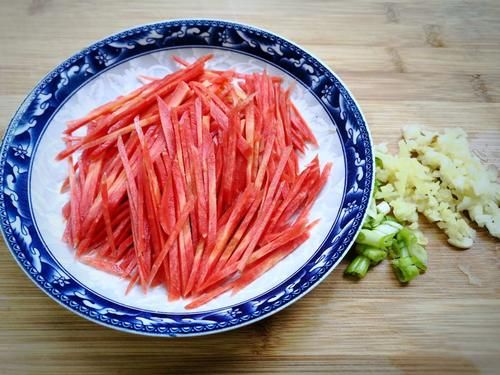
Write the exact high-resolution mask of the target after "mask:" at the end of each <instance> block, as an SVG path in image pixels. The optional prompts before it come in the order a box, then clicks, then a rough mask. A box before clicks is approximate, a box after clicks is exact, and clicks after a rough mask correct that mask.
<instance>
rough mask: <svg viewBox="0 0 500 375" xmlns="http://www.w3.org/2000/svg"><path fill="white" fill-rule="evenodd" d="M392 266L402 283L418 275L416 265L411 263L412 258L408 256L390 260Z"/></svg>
mask: <svg viewBox="0 0 500 375" xmlns="http://www.w3.org/2000/svg"><path fill="white" fill-rule="evenodd" d="M392 268H393V270H394V273H395V274H396V276H397V278H398V279H399V281H401V282H402V283H407V282H410V281H411V280H413V279H414V278H415V277H417V276H418V275H420V271H419V269H418V267H417V266H415V265H414V264H413V260H412V259H411V258H410V257H406V258H398V259H394V260H393V261H392Z"/></svg>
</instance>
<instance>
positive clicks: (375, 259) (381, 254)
mask: <svg viewBox="0 0 500 375" xmlns="http://www.w3.org/2000/svg"><path fill="white" fill-rule="evenodd" d="M356 252H357V253H358V254H359V255H363V256H365V257H367V258H368V259H370V263H371V265H372V266H374V265H376V264H378V263H380V262H381V261H383V260H384V259H385V258H387V252H386V251H385V250H383V249H377V248H375V247H370V246H366V245H362V244H356Z"/></svg>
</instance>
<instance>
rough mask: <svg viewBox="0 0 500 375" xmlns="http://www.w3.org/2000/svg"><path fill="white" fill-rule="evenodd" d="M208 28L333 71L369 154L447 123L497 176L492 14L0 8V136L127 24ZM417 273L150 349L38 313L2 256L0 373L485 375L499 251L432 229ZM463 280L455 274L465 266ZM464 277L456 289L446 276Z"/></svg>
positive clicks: (364, 2)
mask: <svg viewBox="0 0 500 375" xmlns="http://www.w3.org/2000/svg"><path fill="white" fill-rule="evenodd" d="M181 17H212V18H224V19H231V20H235V21H242V22H246V23H250V24H254V25H256V26H260V27H264V28H266V29H269V30H271V31H273V32H276V33H278V34H281V35H283V36H284V37H286V38H288V39H291V40H293V41H295V42H296V43H299V44H300V45H302V46H303V47H305V48H306V49H308V50H310V51H311V52H313V53H314V54H316V55H317V56H318V57H320V58H321V59H322V60H323V61H324V62H325V63H326V64H328V65H329V66H330V67H332V68H333V69H334V70H335V71H336V72H337V73H339V75H340V76H341V77H342V79H343V80H344V81H345V82H346V83H347V85H348V86H349V88H350V89H351V91H352V92H353V94H354V96H355V97H356V98H357V99H358V101H359V103H360V105H361V107H362V109H363V111H364V113H365V115H366V118H367V120H368V123H369V125H370V128H371V130H372V133H373V137H374V140H375V142H388V143H390V144H395V143H396V141H397V139H398V138H399V134H400V128H401V126H403V125H405V124H407V123H420V124H423V125H426V126H428V127H432V128H436V129H439V128H444V127H447V126H448V127H450V126H460V127H463V128H464V129H466V130H467V131H468V133H469V135H470V141H471V143H472V146H473V148H474V150H477V151H479V152H480V153H481V155H483V157H484V158H486V160H487V162H488V163H489V164H493V165H496V166H497V167H498V166H500V1H498V0H487V1H453V0H433V1H422V0H415V1H413V0H407V1H391V2H385V1H378V0H375V1H371V0H359V1H345V2H333V1H271V0H264V1H262V0H243V1H230V0H220V1H201V0H200V1H192V0H182V1H175V2H174V1H123V0H121V1H119V0H115V1H97V0H96V1H62V0H61V1H50V0H33V1H21V0H18V1H8V0H0V127H1V129H2V132H3V131H4V130H5V127H6V126H7V124H8V122H9V120H10V117H11V116H12V115H13V113H14V111H15V110H16V108H17V106H18V105H19V104H20V103H21V101H22V100H23V98H24V96H25V95H26V94H27V93H28V92H29V90H31V88H32V87H33V86H34V85H35V84H36V83H37V82H38V80H39V79H40V78H42V77H43V76H44V75H45V74H46V73H47V72H48V71H49V70H50V69H52V68H53V67H54V66H55V65H56V64H58V63H59V62H61V61H62V60H63V59H65V58H67V57H68V56H70V55H71V54H73V53H74V52H76V51H78V50H79V49H81V48H83V47H85V46H87V45H88V44H89V43H91V42H93V41H95V40H97V39H100V38H103V37H105V36H107V35H109V34H111V33H114V32H117V31H119V30H121V29H124V28H128V27H131V26H134V25H137V24H142V23H148V22H154V21H158V20H163V19H169V18H181ZM425 228H426V233H427V234H428V236H429V238H430V244H429V246H428V250H429V255H430V267H429V271H428V272H427V273H426V274H425V275H424V276H422V277H420V278H418V279H417V280H416V281H415V282H414V283H412V284H411V285H409V286H407V287H401V286H400V285H399V284H398V282H397V280H396V279H395V278H394V276H393V274H392V271H391V270H390V268H389V267H388V265H387V264H383V265H381V266H379V267H377V268H376V269H375V270H373V271H372V272H371V273H369V275H368V276H367V277H366V279H365V280H363V281H361V282H353V281H350V280H347V279H344V278H343V277H342V271H343V269H344V268H345V266H346V265H345V263H343V264H341V265H340V266H339V268H338V269H337V270H335V271H334V272H333V273H332V274H331V275H330V276H329V277H328V278H327V279H326V280H325V281H324V282H323V283H322V284H321V285H320V286H318V287H317V288H316V289H315V290H313V291H312V292H311V293H310V294H308V295H307V296H306V297H304V298H303V299H301V300H300V301H298V302H297V303H295V304H294V305H293V306H291V307H289V308H287V309H286V310H284V311H282V312H280V313H279V314H276V315H274V316H272V317H270V318H268V319H265V320H264V321H261V322H259V323H256V324H253V325H251V326H248V327H245V328H242V329H238V330H236V331H231V332H227V333H223V334H218V335H214V336H206V337H201V338H191V339H178V340H177V339H176V340H168V339H159V338H148V337H139V336H133V335H128V334H124V333H121V332H116V331H113V330H110V329H107V328H103V327H100V326H97V325H95V324H93V323H91V322H88V321H86V320H84V319H82V318H80V317H78V316H76V315H74V314H72V313H71V312H69V311H67V310H65V309H63V308H62V307H60V306H59V305H58V304H56V303H55V302H53V301H52V300H50V299H49V298H48V297H46V295H45V294H44V293H42V292H41V291H40V290H38V289H37V287H35V286H34V285H33V284H32V282H31V281H29V280H28V279H27V278H26V276H25V275H24V273H23V272H22V271H21V270H20V269H19V267H18V266H17V265H16V263H15V262H14V260H13V259H12V257H11V255H10V254H9V252H8V251H7V249H6V248H5V245H4V244H3V243H2V244H1V245H0V247H1V249H0V374H69V373H82V374H83V373H84V374H89V375H90V374H129V373H130V374H138V373H141V372H144V373H164V374H177V373H179V374H194V373H213V374H235V373H240V374H247V373H248V374H254V373H261V374H264V373H278V372H281V373H300V374H306V373H335V372H340V373H348V372H349V373H350V372H352V373H363V374H364V373H372V372H375V373H424V372H428V373H464V374H465V373H467V374H469V373H480V372H481V373H492V374H493V373H499V372H500V299H499V297H500V290H499V287H500V274H499V255H500V247H499V242H498V240H494V239H492V238H491V237H488V236H487V235H486V234H485V232H484V231H481V230H480V231H479V232H478V237H477V241H476V243H475V245H474V247H473V248H472V249H470V250H467V251H457V250H455V249H452V248H450V247H449V246H448V245H447V244H446V241H445V238H444V236H443V235H442V234H440V233H439V232H438V231H437V230H436V229H435V228H434V227H433V226H429V225H425ZM464 267H465V268H464ZM460 268H462V269H463V270H465V271H466V272H468V273H469V274H470V276H471V277H470V279H469V277H468V276H467V275H466V274H465V273H464V272H463V271H462V270H461V269H460Z"/></svg>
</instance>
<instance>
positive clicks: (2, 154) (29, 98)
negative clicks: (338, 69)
mask: <svg viewBox="0 0 500 375" xmlns="http://www.w3.org/2000/svg"><path fill="white" fill-rule="evenodd" d="M210 22H213V23H217V24H219V26H221V27H228V26H229V27H235V28H238V27H241V28H244V29H247V30H252V31H254V32H261V33H264V34H267V36H270V37H271V38H272V37H274V38H276V39H278V40H282V41H285V42H286V43H288V44H289V45H290V46H292V47H294V48H295V49H296V50H297V51H299V52H300V53H304V54H306V55H309V56H310V57H311V58H312V59H314V60H316V61H317V62H318V63H319V64H320V65H321V67H322V68H323V69H325V70H326V71H327V72H328V73H330V74H331V75H332V76H333V77H334V78H335V79H336V80H337V81H338V82H339V84H340V86H341V87H342V89H343V90H345V92H346V93H347V95H348V97H349V98H350V99H351V100H352V102H353V105H354V107H355V109H356V110H357V111H358V113H359V115H360V117H361V121H362V123H363V124H364V130H365V131H366V135H367V138H368V143H369V150H367V151H369V152H368V154H370V156H371V163H370V164H371V171H372V173H371V176H370V180H369V181H368V183H369V192H370V195H371V192H372V191H373V186H374V181H375V176H374V173H373V172H374V168H375V160H374V155H373V141H372V136H371V132H370V129H369V127H368V123H367V121H366V118H365V116H364V114H363V112H362V110H361V107H360V106H359V104H358V102H357V101H356V99H355V97H354V96H353V94H352V93H351V91H350V90H349V88H348V87H347V86H346V84H345V83H344V81H343V80H342V79H341V78H340V77H339V76H338V75H337V74H336V73H335V72H334V71H333V70H332V69H331V68H330V67H329V66H328V65H327V64H325V63H324V62H323V61H322V60H321V59H320V58H318V57H317V56H316V55H314V54H313V53H311V52H310V51H308V50H307V49H305V48H303V47H301V46H300V45H298V44H296V43H294V42H292V41H290V40H288V39H287V38H285V37H283V36H281V35H278V34H276V33H274V32H271V31H269V30H266V29H265V28H262V27H257V26H253V25H249V24H246V23H242V22H235V21H231V20H225V19H219V18H177V19H168V20H161V21H157V22H151V23H146V24H142V25H135V26H132V27H130V28H126V29H122V30H121V31H118V32H115V33H113V34H110V35H108V36H106V37H103V38H101V39H99V40H97V41H95V42H93V43H90V44H88V46H87V47H85V48H83V49H81V50H80V51H78V52H76V53H74V54H72V55H71V56H69V57H68V58H67V59H65V60H63V61H62V62H61V63H60V64H58V65H57V66H56V67H55V68H53V69H52V70H50V71H49V72H48V73H47V74H46V75H45V76H44V77H43V78H42V79H41V80H40V81H38V83H37V84H36V85H35V86H34V87H33V89H32V90H31V91H30V92H29V93H28V94H27V95H26V97H25V98H24V99H23V101H22V102H21V104H20V105H19V107H18V108H17V110H16V111H15V112H14V114H13V116H12V118H11V120H10V121H9V124H8V126H7V128H6V130H5V133H4V136H3V139H2V144H1V147H0V159H1V161H0V163H1V165H0V172H2V173H1V174H0V181H1V186H2V188H4V185H5V183H4V178H3V177H4V173H5V170H4V169H5V168H4V167H5V163H6V159H7V155H6V149H7V148H8V146H9V145H10V142H9V143H7V140H8V136H9V135H11V134H10V133H11V132H12V131H13V129H15V127H16V126H17V125H18V123H19V120H20V119H21V117H22V115H23V114H24V113H25V112H26V110H27V107H28V106H29V105H30V104H31V103H32V102H33V100H34V99H35V98H36V92H37V90H39V89H40V87H41V86H42V84H43V83H44V82H45V81H47V80H48V79H49V78H50V77H51V76H52V78H54V74H57V72H58V71H60V70H61V69H62V68H63V67H64V66H65V65H66V64H68V63H70V61H71V60H76V59H77V57H78V56H79V55H81V54H82V53H84V51H87V50H90V49H91V48H93V47H96V46H97V45H98V44H101V43H106V42H107V41H109V40H110V39H111V38H113V37H118V36H119V35H123V34H125V33H130V34H129V35H132V33H133V32H137V31H139V30H140V29H145V28H153V27H156V28H160V27H162V28H167V27H169V26H170V27H171V26H173V25H175V24H176V23H180V24H184V23H186V24H188V23H210ZM178 47H179V48H182V47H183V45H179V46H178ZM208 47H211V46H210V45H208ZM212 47H214V48H217V46H212ZM154 51H155V50H151V53H152V52H154ZM236 52H238V51H236ZM121 62H122V60H118V61H117V62H116V64H115V63H113V64H111V65H110V66H109V68H112V67H114V66H117V65H119V64H120V63H121ZM267 62H269V61H267ZM68 66H69V65H68ZM101 73H102V72H101V71H99V72H98V73H97V74H96V75H95V76H94V77H92V78H96V77H97V76H99V75H100V74H101ZM289 74H290V75H292V76H294V75H293V74H292V73H289ZM294 78H296V79H298V78H297V77H295V76H294ZM87 82H88V80H85V81H84V82H82V84H86V83H87ZM80 87H81V86H80ZM308 90H309V91H312V90H311V89H310V88H308ZM59 108H60V106H58V107H57V109H59ZM327 112H328V113H329V115H330V112H329V111H327ZM18 117H19V119H18ZM16 120H17V121H16ZM45 126H46V123H45V124H44V127H45ZM341 140H342V138H341ZM343 146H344V145H343ZM344 158H346V155H345V153H344ZM365 161H366V160H365ZM31 165H32V161H31V162H30V168H29V169H28V171H29V170H30V169H31ZM346 174H347V170H346ZM346 184H347V182H346ZM1 194H2V202H1V204H2V208H3V209H4V207H3V206H4V202H3V200H4V192H3V191H2V193H1ZM344 198H345V192H344V196H343V198H342V200H344ZM368 203H369V202H368V201H367V202H366V204H365V208H364V209H362V210H364V212H363V214H362V217H361V219H360V220H359V221H358V222H359V225H357V228H356V229H355V233H354V234H353V235H352V238H351V240H350V241H349V244H348V245H347V246H345V249H344V250H343V251H342V253H341V254H340V256H339V257H338V258H337V259H336V260H335V262H334V263H333V264H332V265H330V266H329V267H328V269H327V270H326V271H325V272H324V273H323V274H322V275H321V276H320V277H319V278H318V279H316V280H315V281H314V282H312V283H311V285H310V286H308V287H307V288H306V289H305V290H304V291H302V292H300V293H299V294H298V295H297V296H296V297H294V298H292V299H290V300H288V301H285V302H284V303H282V304H281V305H280V306H278V307H276V308H273V309H271V310H270V311H267V312H264V313H262V314H261V315H260V316H257V317H254V318H251V319H248V321H243V322H239V323H238V324H235V325H229V326H227V327H225V328H215V329H213V330H202V331H200V332H195V331H192V332H182V331H181V330H179V331H177V332H176V333H171V332H168V331H165V332H162V333H158V332H148V331H143V330H136V329H133V327H132V329H130V328H125V327H121V326H117V325H113V324H110V323H107V322H103V321H100V320H99V319H98V318H93V317H91V316H90V315H86V314H84V313H82V312H80V311H78V309H76V308H72V307H71V306H69V305H67V304H64V303H63V302H62V301H61V300H60V299H59V298H57V297H56V296H54V295H53V294H51V293H50V292H49V290H48V289H47V288H45V287H43V286H42V285H41V284H40V283H39V282H37V281H36V280H35V278H34V276H33V275H31V274H30V273H29V272H28V269H27V268H26V267H25V266H23V264H21V260H20V259H19V258H18V257H17V256H16V254H15V252H14V250H13V249H12V246H11V243H10V241H8V239H7V233H6V231H5V227H4V223H2V230H1V232H2V237H3V239H4V242H5V244H6V247H7V248H8V249H9V252H10V253H11V255H12V256H13V258H14V259H15V260H16V262H17V263H18V265H19V267H20V268H21V269H22V270H23V271H24V272H25V274H26V275H27V276H28V278H29V279H30V280H31V281H32V282H33V283H34V284H35V285H36V286H37V287H38V288H39V289H41V290H42V291H43V292H44V293H45V294H47V295H48V296H49V297H50V298H51V299H53V300H55V301H56V302H57V303H58V304H60V305H62V306H64V307H65V309H68V310H70V311H71V312H73V313H76V314H77V315H80V316H81V317H83V318H85V319H87V320H90V321H92V322H94V323H97V324H99V325H102V326H104V327H108V328H113V329H115V330H119V331H122V332H127V333H134V334H140V335H146V336H155V337H158V336H160V337H189V336H201V335H208V334H214V333H220V332H225V331H228V330H232V329H236V328H239V327H243V326H246V325H249V324H252V323H255V322H257V321H259V320H262V319H264V318H266V317H269V316H271V315H273V314H275V313H277V312H279V311H281V310H282V309H284V308H285V307H288V306H290V305H291V304H293V303H294V302H296V301H298V300H299V299H300V298H302V297H303V296H305V295H306V294H308V293H309V292H311V291H312V290H313V289H314V288H315V287H316V286H318V285H319V284H320V283H321V282H322V281H323V280H324V279H325V278H326V277H327V276H328V275H329V274H330V273H331V272H332V271H333V270H334V269H335V268H336V267H337V266H338V264H339V263H340V261H341V260H342V259H343V258H344V256H345V255H346V254H347V253H348V250H349V248H350V246H351V245H352V243H353V242H354V239H355V236H356V235H357V233H358V232H359V230H360V229H361V223H362V221H363V220H364V219H365V217H366V215H367V208H366V207H367V205H368ZM340 209H342V207H340ZM339 212H340V211H339ZM2 216H4V217H6V216H7V215H2ZM331 230H333V226H332V228H331ZM318 250H319V249H318ZM304 266H305V265H304ZM61 268H62V267H61ZM62 269H63V270H64V268H62ZM301 269H302V268H301ZM280 285H281V284H280ZM278 287H279V285H278V286H276V287H274V288H273V289H271V290H269V291H267V292H265V293H268V292H270V291H272V290H274V289H276V288H278ZM90 291H92V290H90ZM117 304H118V303H117ZM166 314H168V313H166ZM179 315H180V314H179Z"/></svg>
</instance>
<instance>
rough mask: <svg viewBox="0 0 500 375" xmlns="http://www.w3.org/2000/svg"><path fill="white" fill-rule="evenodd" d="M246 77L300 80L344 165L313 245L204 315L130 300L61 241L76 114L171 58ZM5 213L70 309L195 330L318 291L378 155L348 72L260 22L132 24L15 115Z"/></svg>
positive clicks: (354, 222)
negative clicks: (69, 133) (68, 126)
mask: <svg viewBox="0 0 500 375" xmlns="http://www.w3.org/2000/svg"><path fill="white" fill-rule="evenodd" d="M206 53H213V54H214V58H213V59H212V60H211V61H210V62H209V63H208V67H210V68H216V69H228V68H234V69H236V70H238V71H241V72H254V71H262V70H263V69H266V70H267V71H268V72H271V73H272V74H276V75H280V76H282V77H283V78H284V80H285V84H287V85H290V84H293V85H294V86H295V88H294V91H293V96H292V100H293V101H294V102H295V103H296V105H297V106H298V107H299V110H300V111H301V113H302V114H303V115H304V117H305V118H306V120H307V121H308V122H309V124H310V125H311V128H312V129H313V132H314V133H315V135H316V137H317V138H318V141H319V148H318V149H311V150H309V152H308V153H307V154H306V155H305V157H304V158H303V160H302V162H304V163H305V162H307V161H308V160H309V159H311V158H312V157H313V155H315V154H316V153H318V154H319V156H320V160H321V162H322V163H325V162H327V161H333V163H334V169H333V172H332V175H331V177H330V179H329V183H328V184H327V186H326V187H325V189H324V191H323V192H322V194H321V195H320V197H319V198H318V201H317V203H316V204H315V206H314V208H313V210H312V212H311V215H310V217H311V219H314V218H321V222H320V224H319V225H318V226H316V227H315V228H314V230H313V232H312V235H311V238H310V240H308V241H307V242H305V243H304V244H303V245H302V246H301V247H300V248H299V249H297V251H295V252H294V253H293V254H292V255H290V256H289V257H287V258H286V259H285V260H284V261H282V262H281V263H279V264H278V265H277V266H276V267H275V268H273V269H272V270H271V271H269V272H268V273H266V274H265V275H263V276H262V277H261V278H259V279H258V280H256V281H255V282H254V283H252V284H251V285H249V286H248V287H247V288H245V289H244V290H242V291H241V292H240V293H238V294H237V295H235V296H231V295H230V293H227V294H225V295H222V296H220V297H219V298H217V299H216V300H214V301H212V302H211V303H209V304H207V305H205V306H202V307H201V308H199V309H198V310H194V311H186V310H185V309H184V307H183V306H184V305H185V303H186V301H179V302H175V303H171V302H168V301H167V298H166V295H165V294H166V292H165V289H163V288H162V287H158V288H156V289H154V290H151V291H150V292H149V293H148V294H147V295H144V294H143V293H142V292H141V291H140V290H139V288H138V289H137V290H133V291H132V292H131V293H130V294H129V295H127V296H125V295H124V290H125V287H126V285H127V281H124V280H121V279H120V278H118V277H115V276H111V275H108V274H106V273H103V272H100V271H97V270H95V269H93V268H90V267H88V266H85V265H83V264H81V263H80V262H78V261H76V260H75V257H74V253H73V250H72V249H70V248H69V247H68V246H67V245H66V244H64V243H63V242H62V241H61V237H62V233H63V228H64V221H63V218H62V214H61V208H62V206H63V204H64V203H65V202H66V201H67V199H68V197H67V196H66V195H62V194H60V193H59V189H60V186H61V183H62V181H63V179H64V178H65V175H66V172H67V167H66V162H56V161H55V155H56V154H57V153H58V152H59V151H60V150H62V149H63V147H64V145H63V142H62V140H61V133H62V131H63V129H64V127H65V123H66V121H67V120H70V119H74V118H78V117H81V116H83V115H84V114H86V113H87V112H88V111H89V110H91V109H92V108H94V107H96V106H97V105H99V104H102V103H104V102H106V101H108V100H110V99H113V98H114V97H116V96H117V95H120V94H123V93H124V92H128V91H130V90H132V89H134V88H135V87H137V86H138V85H139V84H140V83H139V81H138V80H137V76H138V75H140V74H146V75H152V76H163V75H165V74H166V73H168V72H171V71H173V70H176V69H178V67H177V66H175V64H174V63H173V62H172V60H171V56H172V55H174V54H175V55H178V56H181V57H183V58H184V59H186V60H194V59H195V58H196V57H199V56H201V55H204V54H206ZM0 184H1V188H2V194H0V215H1V220H2V230H3V235H4V237H5V240H6V243H7V244H8V247H9V249H10V250H11V252H12V254H13V256H14V258H15V259H16V260H17V262H18V263H19V266H20V267H21V268H22V269H23V270H24V271H25V272H26V274H27V275H28V276H29V277H30V278H31V280H32V281H33V282H34V283H35V284H36V285H38V287H40V289H42V290H43V291H44V292H45V293H47V294H48V295H49V296H50V297H52V298H53V299H54V300H56V301H57V302H59V303H60V304H61V305H63V306H65V307H66V308H67V309H69V310H71V311H73V312H75V313H76V314H79V315H81V316H83V317H85V318H87V319H89V320H92V321H94V322H96V323H99V324H102V325H105V326H108V327H111V328H116V329H119V330H122V331H126V332H131V333H139V334H146V335H155V336H194V335H202V334H208V333H216V332H221V331H224V330H228V329H232V328H236V327H240V326H243V325H246V324H249V323H253V322H255V321H257V320H260V319H262V318H264V317H266V316H269V315H271V314H273V313H275V312H277V311H279V310H281V309H283V308H284V307H286V306H288V305H290V304H291V303H292V302H294V301H296V300H297V299H299V298H300V297H302V296H304V295H305V294H306V293H307V292H308V291H310V290H311V289H312V288H314V287H315V286H316V285H318V283H319V282H320V281H321V280H323V279H324V278H325V277H326V275H328V273H329V272H331V271H332V270H333V269H334V268H335V267H336V265H337V264H338V263H339V262H340V260H341V259H342V257H343V256H344V255H345V254H346V252H347V250H348V249H349V246H350V245H351V244H352V242H353V240H354V238H355V236H356V234H357V232H358V230H359V228H360V226H361V222H362V220H363V218H364V215H365V212H366V208H367V204H368V201H369V198H370V195H371V191H372V185H373V154H372V145H371V139H370V134H369V131H368V127H367V125H366V122H365V120H364V118H363V115H362V113H361V111H360V109H359V108H358V106H357V104H356V102H355V101H354V99H353V97H352V95H351V94H350V93H349V91H348V90H347V88H346V87H345V85H344V84H343V83H342V82H341V81H340V80H339V78H338V77H337V76H336V75H335V74H334V73H333V72H332V71H331V70H330V69H329V68H328V67H326V66H325V65H323V64H322V63H321V62H319V61H318V60H317V59H316V58H315V57H313V56H311V55H310V54H309V53H307V52H305V51H304V50H303V49H301V48H300V47H298V46H297V45H295V44H293V43H291V42H289V41H287V40H285V39H283V38H281V37H279V36H277V35H274V34H272V33H270V32H267V31H263V30H260V29H257V28H255V27H251V26H246V25H241V24H236V23H232V22H225V21H217V20H194V19H190V20H175V21H168V22H162V23H156V24H152V25H147V26H141V27H137V28H133V29H130V30H127V31H124V32H121V33H119V34H116V35H113V36H111V37H108V38H106V39H104V40H101V41H99V42H97V43H95V44H93V45H91V46H90V47H88V48H86V49H84V50H83V51H81V52H79V53H77V54H76V55H74V56H72V57H70V58H69V59H67V60H66V61H64V62H63V63H62V64H60V65H59V66H58V67H57V68H55V69H54V70H53V71H52V72H50V73H49V74H48V75H47V76H46V77H45V78H44V79H43V80H42V81H41V82H40V83H39V84H38V85H37V86H36V87H35V88H34V90H33V91H32V92H31V93H30V94H29V96H28V97H27V98H26V100H25V101H24V102H23V104H22V105H21V106H20V108H19V109H18V111H17V112H16V114H15V116H14V118H13V119H12V121H11V123H10V125H9V127H8V129H7V132H6V135H5V138H4V140H3V144H2V148H1V157H0Z"/></svg>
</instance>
